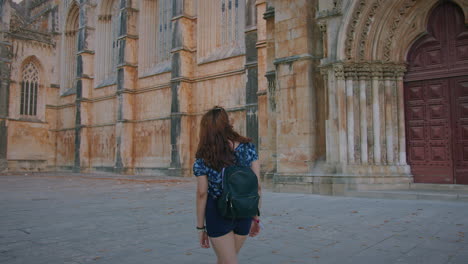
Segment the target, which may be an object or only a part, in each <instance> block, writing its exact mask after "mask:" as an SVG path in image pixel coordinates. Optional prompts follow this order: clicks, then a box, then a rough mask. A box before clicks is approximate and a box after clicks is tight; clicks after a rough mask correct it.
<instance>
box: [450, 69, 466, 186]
mask: <svg viewBox="0 0 468 264" xmlns="http://www.w3.org/2000/svg"><path fill="white" fill-rule="evenodd" d="M451 83H452V98H453V100H452V102H453V107H452V112H453V119H452V127H453V131H454V133H453V139H454V140H453V150H454V151H453V156H454V176H455V183H457V184H468V76H466V77H458V78H453V79H452V80H451Z"/></svg>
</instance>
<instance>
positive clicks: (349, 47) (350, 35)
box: [345, 0, 366, 60]
mask: <svg viewBox="0 0 468 264" xmlns="http://www.w3.org/2000/svg"><path fill="white" fill-rule="evenodd" d="M365 6H366V1H365V0H360V1H359V3H357V8H356V10H355V11H354V14H353V18H352V20H351V22H350V25H349V28H348V32H347V33H346V42H345V54H346V59H347V60H351V59H352V54H351V53H352V51H353V44H354V36H355V33H356V26H357V25H358V23H359V20H360V19H361V15H362V12H363V10H364V8H365Z"/></svg>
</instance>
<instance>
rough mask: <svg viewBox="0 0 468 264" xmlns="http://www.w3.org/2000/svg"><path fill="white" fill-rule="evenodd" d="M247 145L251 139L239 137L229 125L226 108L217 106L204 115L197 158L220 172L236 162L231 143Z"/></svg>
mask: <svg viewBox="0 0 468 264" xmlns="http://www.w3.org/2000/svg"><path fill="white" fill-rule="evenodd" d="M229 141H230V142H232V143H234V142H239V143H247V142H250V141H252V140H251V139H250V138H247V137H243V136H241V135H239V133H237V132H236V131H234V129H233V128H232V125H231V124H230V123H229V117H228V114H227V113H226V110H224V108H222V107H219V106H215V107H213V108H212V109H210V110H209V111H208V112H207V113H206V114H204V115H203V117H202V119H201V122H200V142H199V143H198V148H197V153H196V154H195V157H196V158H197V159H199V158H201V159H203V160H204V161H205V163H206V165H208V166H210V167H211V168H213V169H215V170H217V171H220V170H221V169H222V168H224V167H226V166H230V165H233V164H234V162H235V156H234V150H233V148H232V147H233V146H232V145H231V144H230V143H229Z"/></svg>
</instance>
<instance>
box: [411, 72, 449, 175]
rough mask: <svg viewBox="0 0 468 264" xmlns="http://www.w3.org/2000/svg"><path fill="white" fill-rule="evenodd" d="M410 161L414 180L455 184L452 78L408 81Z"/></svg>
mask: <svg viewBox="0 0 468 264" xmlns="http://www.w3.org/2000/svg"><path fill="white" fill-rule="evenodd" d="M405 101H406V130H407V135H406V136H407V151H408V162H409V164H410V165H411V171H412V173H413V176H414V181H415V182H426V183H452V182H453V162H452V136H451V134H452V131H451V118H450V117H451V113H450V112H451V111H450V110H451V109H450V94H449V81H448V80H446V79H440V80H429V81H417V82H411V83H407V85H406V93H405Z"/></svg>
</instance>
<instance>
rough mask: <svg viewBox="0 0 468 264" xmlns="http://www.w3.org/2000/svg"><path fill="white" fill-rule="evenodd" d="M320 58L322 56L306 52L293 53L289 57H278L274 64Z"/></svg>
mask: <svg viewBox="0 0 468 264" xmlns="http://www.w3.org/2000/svg"><path fill="white" fill-rule="evenodd" d="M320 59H322V57H319V56H314V55H312V54H308V53H305V54H300V55H293V56H288V57H283V58H276V59H275V60H274V61H273V64H274V65H278V64H284V63H291V62H295V61H300V60H320Z"/></svg>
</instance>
